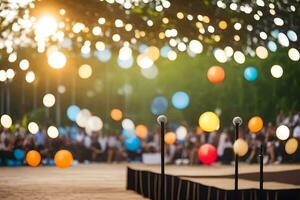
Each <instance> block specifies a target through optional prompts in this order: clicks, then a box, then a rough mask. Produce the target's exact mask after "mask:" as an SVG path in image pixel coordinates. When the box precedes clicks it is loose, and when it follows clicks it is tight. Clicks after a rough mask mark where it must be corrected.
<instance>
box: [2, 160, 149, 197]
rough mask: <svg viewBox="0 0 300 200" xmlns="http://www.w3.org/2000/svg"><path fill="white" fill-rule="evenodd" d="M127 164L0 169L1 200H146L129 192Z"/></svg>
mask: <svg viewBox="0 0 300 200" xmlns="http://www.w3.org/2000/svg"><path fill="white" fill-rule="evenodd" d="M126 166H127V165H126V164H111V165H108V164H91V165H78V166H74V167H71V168H69V169H57V168H56V167H37V168H30V167H19V168H3V167H0V199H1V200H8V199H9V200H21V199H22V200H27V199H28V200H29V199H30V200H39V199H43V200H56V199H57V200H77V199H78V200H94V199H101V200H105V199H115V200H120V199H130V200H140V199H145V198H143V197H142V196H140V195H138V194H136V193H135V192H133V191H128V190H126Z"/></svg>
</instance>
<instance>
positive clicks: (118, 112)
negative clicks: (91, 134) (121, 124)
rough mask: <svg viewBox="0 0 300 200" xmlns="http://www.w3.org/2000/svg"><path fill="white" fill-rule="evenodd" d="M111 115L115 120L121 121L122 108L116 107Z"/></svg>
mask: <svg viewBox="0 0 300 200" xmlns="http://www.w3.org/2000/svg"><path fill="white" fill-rule="evenodd" d="M110 117H111V118H112V119H113V120H115V121H120V120H121V119H122V117H123V113H122V111H121V110H120V109H117V108H114V109H112V110H111V112H110Z"/></svg>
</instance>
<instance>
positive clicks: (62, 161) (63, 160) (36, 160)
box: [26, 150, 73, 168]
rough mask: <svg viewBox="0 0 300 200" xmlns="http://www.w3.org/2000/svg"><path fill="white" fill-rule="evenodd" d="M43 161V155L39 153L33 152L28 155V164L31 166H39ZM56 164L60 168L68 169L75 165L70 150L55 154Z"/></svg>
mask: <svg viewBox="0 0 300 200" xmlns="http://www.w3.org/2000/svg"><path fill="white" fill-rule="evenodd" d="M41 159H42V157H41V154H40V153H39V152H38V151H35V150H31V151H29V152H27V154H26V163H27V164H28V165H29V166H32V167H37V166H39V164H40V163H41ZM54 162H55V165H56V166H57V167H58V168H68V167H70V166H71V165H72V163H73V155H72V153H71V152H70V151H68V150H59V151H57V152H56V153H55V156H54Z"/></svg>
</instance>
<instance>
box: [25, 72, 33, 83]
mask: <svg viewBox="0 0 300 200" xmlns="http://www.w3.org/2000/svg"><path fill="white" fill-rule="evenodd" d="M25 80H26V82H27V83H32V82H33V81H34V80H35V74H34V72H33V71H29V72H27V73H26V76H25Z"/></svg>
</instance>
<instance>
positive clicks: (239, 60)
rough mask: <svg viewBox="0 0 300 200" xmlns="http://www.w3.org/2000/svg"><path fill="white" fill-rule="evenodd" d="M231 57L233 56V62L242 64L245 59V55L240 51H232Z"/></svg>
mask: <svg viewBox="0 0 300 200" xmlns="http://www.w3.org/2000/svg"><path fill="white" fill-rule="evenodd" d="M233 58H234V60H235V62H237V63H239V64H243V63H244V62H245V60H246V58H245V55H244V54H243V53H242V52H241V51H236V52H234V54H233Z"/></svg>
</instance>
